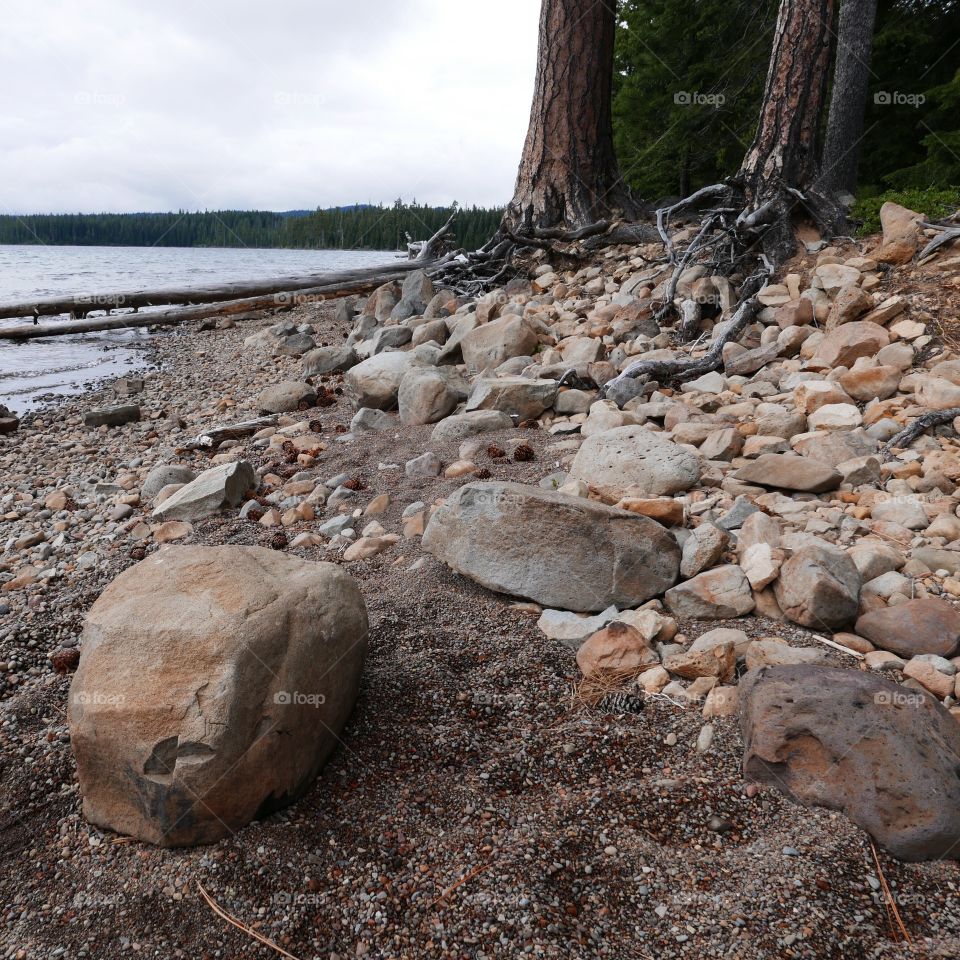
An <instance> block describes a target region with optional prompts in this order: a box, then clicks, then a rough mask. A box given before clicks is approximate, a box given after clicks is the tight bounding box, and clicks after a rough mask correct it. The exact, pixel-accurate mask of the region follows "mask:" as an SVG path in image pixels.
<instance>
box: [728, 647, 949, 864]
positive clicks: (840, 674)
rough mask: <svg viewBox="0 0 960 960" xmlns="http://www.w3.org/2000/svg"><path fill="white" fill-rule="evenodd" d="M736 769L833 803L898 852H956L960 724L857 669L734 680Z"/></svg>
mask: <svg viewBox="0 0 960 960" xmlns="http://www.w3.org/2000/svg"><path fill="white" fill-rule="evenodd" d="M740 704H741V706H740V728H741V731H742V733H743V740H744V753H743V772H744V776H745V777H746V778H747V779H748V780H750V781H753V782H756V783H764V784H768V785H770V786H772V787H776V788H777V789H778V790H780V791H781V792H783V793H784V794H786V795H787V796H788V797H790V798H791V799H793V800H796V801H797V802H798V803H802V804H804V805H806V806H810V805H815V806H821V807H827V808H829V809H831V810H840V811H841V812H842V813H844V814H845V815H846V816H848V817H849V818H850V819H851V820H852V821H853V822H854V823H856V824H858V825H859V826H860V827H862V828H863V829H864V830H866V831H867V833H869V834H870V835H871V836H872V837H873V838H874V840H876V842H877V843H878V844H880V845H881V846H882V847H884V848H885V849H887V850H889V851H890V852H891V853H892V854H893V855H894V856H896V857H899V858H900V859H901V860H931V859H936V858H943V857H950V858H952V859H958V858H960V778H958V777H957V773H956V771H957V770H958V769H960V725H958V724H957V721H956V720H955V719H954V718H953V717H951V716H950V714H949V713H948V712H947V711H946V710H944V709H943V707H941V706H940V705H939V704H938V703H937V702H936V701H935V700H934V699H933V698H932V697H930V696H928V695H927V694H925V693H921V692H920V691H917V690H911V689H909V688H907V687H902V686H899V685H898V684H896V683H893V682H891V681H889V680H881V679H880V678H878V677H876V676H874V675H873V674H869V673H862V672H860V671H858V670H838V669H834V668H830V667H821V666H813V665H800V666H779V667H764V668H762V669H760V670H754V671H751V672H750V673H748V674H747V675H746V677H744V679H743V680H742V681H741V683H740Z"/></svg>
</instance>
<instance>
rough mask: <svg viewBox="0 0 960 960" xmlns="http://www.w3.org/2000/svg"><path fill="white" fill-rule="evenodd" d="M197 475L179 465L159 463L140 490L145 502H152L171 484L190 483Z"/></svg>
mask: <svg viewBox="0 0 960 960" xmlns="http://www.w3.org/2000/svg"><path fill="white" fill-rule="evenodd" d="M196 477H197V475H196V474H195V473H194V472H193V471H192V470H191V469H190V468H189V467H184V466H182V465H180V464H179V463H158V464H157V465H156V466H155V467H154V468H153V469H152V470H151V471H150V472H149V473H148V474H147V479H146V480H144V481H143V486H142V487H141V488H140V496H141V497H142V498H143V499H144V500H152V499H153V498H154V497H155V496H156V495H157V494H158V493H159V492H160V491H161V490H162V489H163V488H164V487H167V486H169V485H170V484H171V483H190V482H191V481H193V480H195V479H196Z"/></svg>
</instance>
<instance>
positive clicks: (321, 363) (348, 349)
mask: <svg viewBox="0 0 960 960" xmlns="http://www.w3.org/2000/svg"><path fill="white" fill-rule="evenodd" d="M358 359H359V358H358V357H357V354H356V352H355V351H354V349H353V347H352V346H349V345H348V344H343V345H341V346H339V347H317V349H316V350H311V351H310V352H309V353H306V354H304V356H303V375H304V376H305V377H320V376H323V375H324V374H327V373H339V372H341V371H343V370H349V369H350V368H351V367H353V366H356V364H357V362H358Z"/></svg>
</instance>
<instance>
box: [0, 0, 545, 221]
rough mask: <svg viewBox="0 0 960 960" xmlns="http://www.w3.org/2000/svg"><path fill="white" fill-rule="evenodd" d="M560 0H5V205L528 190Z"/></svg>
mask: <svg viewBox="0 0 960 960" xmlns="http://www.w3.org/2000/svg"><path fill="white" fill-rule="evenodd" d="M539 7H540V0H352V2H351V0H270V2H264V0H161V2H142V3H141V2H137V0H3V3H2V16H3V24H2V30H0V57H2V61H0V62H2V63H3V75H4V79H3V83H2V85H0V212H2V213H47V212H51V213H63V212H100V211H115V212H123V211H140V210H179V209H188V210H203V209H253V208H259V209H265V210H266V209H269V210H288V209H299V208H313V207H317V206H335V205H339V204H348V203H356V202H367V201H370V202H374V203H376V202H380V201H383V202H390V201H391V200H393V199H395V198H396V197H399V196H402V197H403V198H404V199H406V200H411V199H413V198H416V199H417V200H419V201H421V202H429V203H435V204H446V203H449V202H450V201H451V200H459V201H460V202H461V203H466V204H473V203H476V204H481V205H493V204H499V203H505V202H506V201H507V200H509V198H510V195H511V193H512V188H513V180H514V177H515V174H516V168H517V163H518V161H519V158H520V150H521V148H522V145H523V137H524V134H525V132H526V126H527V118H528V114H529V109H530V96H531V93H532V90H533V74H534V66H535V61H536V44H537V17H538V12H539Z"/></svg>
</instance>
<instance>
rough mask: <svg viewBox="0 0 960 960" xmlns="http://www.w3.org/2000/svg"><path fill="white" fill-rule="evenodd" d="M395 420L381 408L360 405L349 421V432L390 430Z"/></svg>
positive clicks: (395, 423)
mask: <svg viewBox="0 0 960 960" xmlns="http://www.w3.org/2000/svg"><path fill="white" fill-rule="evenodd" d="M396 425H397V421H396V420H394V419H393V417H391V416H390V414H389V413H386V412H384V411H383V410H376V409H374V408H373V407H361V408H360V409H359V410H358V411H357V412H356V413H355V414H354V415H353V419H352V420H351V421H350V432H351V433H367V432H371V431H382V430H392V429H393V428H394V427H396Z"/></svg>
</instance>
